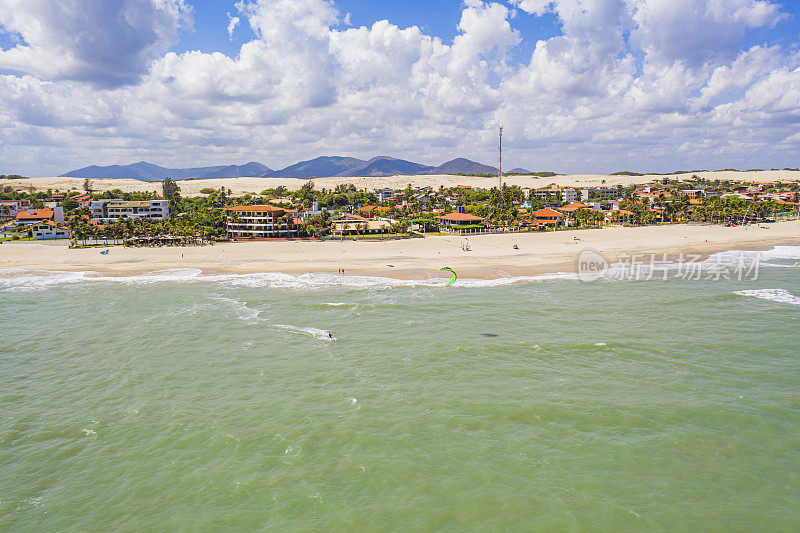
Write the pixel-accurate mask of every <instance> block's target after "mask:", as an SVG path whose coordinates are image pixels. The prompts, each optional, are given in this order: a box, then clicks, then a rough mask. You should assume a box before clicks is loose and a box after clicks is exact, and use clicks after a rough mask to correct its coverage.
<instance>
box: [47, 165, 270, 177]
mask: <svg viewBox="0 0 800 533" xmlns="http://www.w3.org/2000/svg"><path fill="white" fill-rule="evenodd" d="M271 172H272V169H270V168H269V167H267V166H264V165H262V164H261V163H247V164H246V165H219V166H216V167H196V168H165V167H161V166H158V165H153V164H152V163H148V162H147V161H139V162H138V163H133V164H132V165H111V166H107V167H98V166H96V165H92V166H90V167H85V168H81V169H78V170H73V171H72V172H67V173H66V174H62V175H61V176H62V177H70V178H92V179H99V178H133V179H137V180H142V181H163V180H164V178H172V179H176V180H180V179H187V178H206V179H211V178H240V177H244V176H263V175H264V174H269V173H271Z"/></svg>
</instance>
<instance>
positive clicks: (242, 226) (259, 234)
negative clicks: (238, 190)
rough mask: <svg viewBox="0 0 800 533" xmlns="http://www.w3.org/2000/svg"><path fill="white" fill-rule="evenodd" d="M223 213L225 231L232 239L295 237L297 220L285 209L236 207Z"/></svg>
mask: <svg viewBox="0 0 800 533" xmlns="http://www.w3.org/2000/svg"><path fill="white" fill-rule="evenodd" d="M225 211H226V217H225V231H226V233H227V234H228V237H230V238H232V239H274V238H280V237H294V236H296V235H297V220H295V219H294V218H292V217H293V213H292V212H290V211H287V210H286V209H281V208H280V207H275V206H272V205H237V206H236V207H229V208H227V209H226V210H225ZM287 215H288V216H287Z"/></svg>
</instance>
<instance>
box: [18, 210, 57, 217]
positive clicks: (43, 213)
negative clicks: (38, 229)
mask: <svg viewBox="0 0 800 533" xmlns="http://www.w3.org/2000/svg"><path fill="white" fill-rule="evenodd" d="M40 218H53V210H52V209H34V210H33V214H32V215H31V214H29V210H28V209H25V210H23V211H20V212H19V213H17V219H18V220H38V219H40Z"/></svg>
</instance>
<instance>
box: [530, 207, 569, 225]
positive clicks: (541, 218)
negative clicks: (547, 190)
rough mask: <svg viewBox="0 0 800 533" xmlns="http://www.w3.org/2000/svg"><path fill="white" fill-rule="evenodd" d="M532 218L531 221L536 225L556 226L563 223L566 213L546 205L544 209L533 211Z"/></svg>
mask: <svg viewBox="0 0 800 533" xmlns="http://www.w3.org/2000/svg"><path fill="white" fill-rule="evenodd" d="M530 219H531V222H532V223H533V224H536V225H540V226H541V225H549V226H555V225H557V224H560V223H562V221H563V220H564V213H560V212H558V211H556V210H555V209H551V208H549V207H545V208H544V209H539V210H538V211H534V212H533V213H531V214H530Z"/></svg>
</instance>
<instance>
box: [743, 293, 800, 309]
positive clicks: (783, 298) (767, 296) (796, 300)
mask: <svg viewBox="0 0 800 533" xmlns="http://www.w3.org/2000/svg"><path fill="white" fill-rule="evenodd" d="M734 294H738V295H739V296H748V297H751V298H760V299H762V300H770V301H772V302H778V303H782V304H789V305H800V296H796V295H794V294H792V293H791V292H789V291H787V290H784V289H751V290H745V291H736V292H735V293H734Z"/></svg>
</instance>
